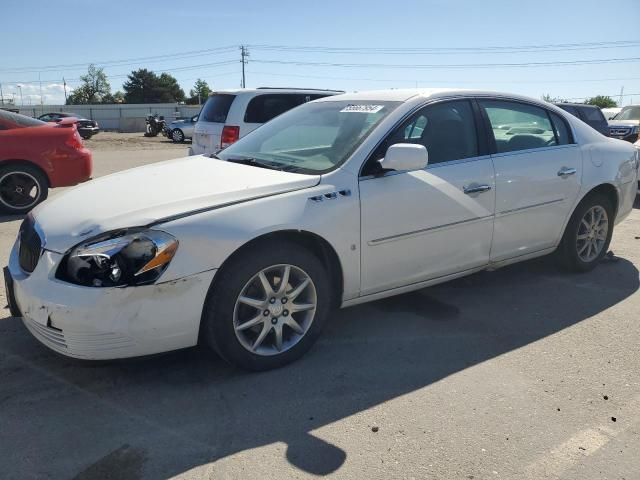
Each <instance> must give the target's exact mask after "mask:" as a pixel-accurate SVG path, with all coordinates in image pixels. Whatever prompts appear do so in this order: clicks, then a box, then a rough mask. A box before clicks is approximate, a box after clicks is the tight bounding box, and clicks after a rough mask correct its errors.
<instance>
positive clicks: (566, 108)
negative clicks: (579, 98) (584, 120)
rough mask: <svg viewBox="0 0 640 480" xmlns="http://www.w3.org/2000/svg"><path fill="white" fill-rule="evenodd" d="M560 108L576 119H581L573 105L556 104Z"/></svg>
mask: <svg viewBox="0 0 640 480" xmlns="http://www.w3.org/2000/svg"><path fill="white" fill-rule="evenodd" d="M556 105H557V106H558V107H560V108H561V109H563V110H564V111H565V112H569V113H570V114H571V115H573V116H574V117H578V118H580V115H578V111H577V110H576V109H575V108H574V107H572V106H571V105H562V104H560V105H558V104H556Z"/></svg>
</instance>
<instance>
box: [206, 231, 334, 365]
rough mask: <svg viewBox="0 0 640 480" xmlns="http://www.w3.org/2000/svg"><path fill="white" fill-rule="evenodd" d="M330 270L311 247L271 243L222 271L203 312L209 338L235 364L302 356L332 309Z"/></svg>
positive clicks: (277, 361)
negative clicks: (308, 248) (327, 270)
mask: <svg viewBox="0 0 640 480" xmlns="http://www.w3.org/2000/svg"><path fill="white" fill-rule="evenodd" d="M331 300H332V299H331V290H330V286H329V281H328V277H327V272H326V270H325V268H324V266H323V265H322V263H321V262H320V260H319V259H318V258H317V257H316V256H315V255H314V254H313V253H311V252H310V251H308V250H307V249H305V248H303V247H301V246H299V245H297V244H293V243H288V242H268V243H266V244H263V245H262V246H261V247H259V248H257V249H255V250H253V251H250V252H248V253H246V254H244V255H242V256H239V257H236V258H235V259H233V260H232V261H231V262H230V263H229V264H228V265H226V266H225V267H224V269H223V270H222V271H221V272H219V274H218V275H217V276H216V279H215V281H214V285H212V288H211V289H210V291H209V294H208V295H207V300H206V302H205V306H204V310H203V315H202V322H203V325H202V336H203V339H204V340H205V341H206V342H207V343H208V344H209V345H210V346H211V347H213V349H214V350H216V352H218V354H219V355H220V356H221V357H222V358H223V359H225V360H226V361H228V362H229V363H231V364H233V365H236V366H238V367H241V368H244V369H247V370H255V371H260V370H269V369H272V368H277V367H281V366H283V365H286V364H288V363H290V362H292V361H294V360H296V359H298V358H300V357H301V356H302V355H303V354H304V353H305V352H307V350H309V349H310V348H311V346H312V345H313V344H314V343H315V341H316V340H317V338H318V337H319V336H320V332H321V331H322V328H323V326H324V324H325V322H326V319H327V317H328V314H329V311H330V309H331V305H332V301H331Z"/></svg>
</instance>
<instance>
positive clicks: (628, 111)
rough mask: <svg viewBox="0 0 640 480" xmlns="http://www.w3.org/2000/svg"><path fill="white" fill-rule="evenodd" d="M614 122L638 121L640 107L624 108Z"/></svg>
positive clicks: (639, 118)
mask: <svg viewBox="0 0 640 480" xmlns="http://www.w3.org/2000/svg"><path fill="white" fill-rule="evenodd" d="M614 120H640V107H624V108H623V109H622V110H621V111H620V113H619V114H618V115H616V116H615V117H614Z"/></svg>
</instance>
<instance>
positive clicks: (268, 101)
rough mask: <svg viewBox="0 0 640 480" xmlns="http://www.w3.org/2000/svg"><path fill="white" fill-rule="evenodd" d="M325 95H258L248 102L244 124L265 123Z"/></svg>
mask: <svg viewBox="0 0 640 480" xmlns="http://www.w3.org/2000/svg"><path fill="white" fill-rule="evenodd" d="M324 96H325V95H318V94H311V95H309V94H282V93H280V94H267V95H258V96H256V97H254V98H252V99H251V101H249V105H247V111H246V112H245V114H244V121H245V122H246V123H267V122H268V121H269V120H271V119H272V118H275V117H277V116H278V115H280V114H282V113H284V112H286V111H287V110H291V109H292V108H293V107H297V106H298V105H302V104H303V103H307V102H310V101H311V100H315V99H317V98H322V97H324Z"/></svg>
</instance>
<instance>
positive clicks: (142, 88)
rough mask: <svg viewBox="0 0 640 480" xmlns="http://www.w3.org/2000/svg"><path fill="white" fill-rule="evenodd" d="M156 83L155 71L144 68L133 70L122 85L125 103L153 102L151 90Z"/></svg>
mask: <svg viewBox="0 0 640 480" xmlns="http://www.w3.org/2000/svg"><path fill="white" fill-rule="evenodd" d="M157 83H158V77H157V75H156V74H155V73H153V72H152V71H150V70H147V69H146V68H141V69H139V70H134V71H133V72H131V73H130V74H129V75H128V79H127V81H126V82H124V84H123V85H122V88H123V90H124V100H125V102H127V103H153V102H151V99H152V98H153V90H154V88H155V86H156V85H157Z"/></svg>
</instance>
